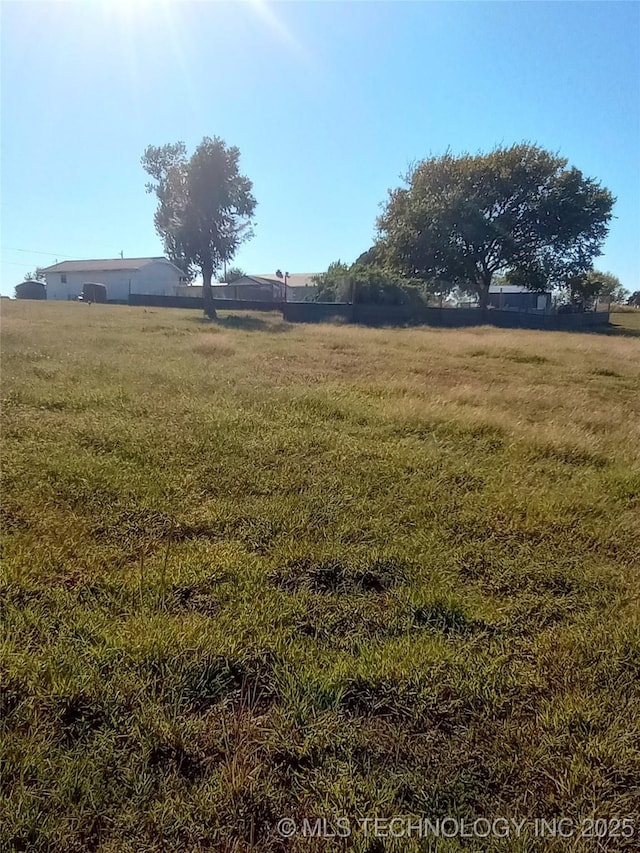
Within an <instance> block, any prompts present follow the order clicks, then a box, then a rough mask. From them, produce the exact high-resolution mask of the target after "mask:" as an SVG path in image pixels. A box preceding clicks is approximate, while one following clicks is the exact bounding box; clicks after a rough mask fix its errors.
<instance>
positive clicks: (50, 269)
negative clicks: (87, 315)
mask: <svg viewBox="0 0 640 853" xmlns="http://www.w3.org/2000/svg"><path fill="white" fill-rule="evenodd" d="M113 261H123V262H124V261H148V262H149V263H150V264H153V263H159V262H160V261H163V262H164V263H165V264H171V266H172V267H175V268H176V269H177V270H180V272H181V273H182V274H183V275H184V273H183V271H182V270H181V269H180V267H179V266H177V265H176V264H174V263H173V261H170V260H169V258H165V257H164V255H159V256H158V257H155V258H148V257H141V258H77V259H74V258H67V259H66V260H64V261H58V263H55V264H51V265H50V266H48V267H39V269H40V270H41V272H44V273H47V272H55V271H56V267H60V266H62V265H63V264H85V263H86V264H100V263H103V262H105V263H107V262H108V263H112V262H113ZM120 269H122V270H135V269H138V267H120ZM93 271H94V272H112V270H110V269H108V268H107V267H105V268H104V269H100V268H98V267H94V268H93ZM78 272H81V270H78Z"/></svg>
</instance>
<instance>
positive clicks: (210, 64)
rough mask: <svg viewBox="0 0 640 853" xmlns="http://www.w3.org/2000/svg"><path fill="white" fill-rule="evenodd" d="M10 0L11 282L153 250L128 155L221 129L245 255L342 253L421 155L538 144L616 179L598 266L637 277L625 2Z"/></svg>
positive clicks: (639, 8)
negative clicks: (248, 204) (243, 199)
mask: <svg viewBox="0 0 640 853" xmlns="http://www.w3.org/2000/svg"><path fill="white" fill-rule="evenodd" d="M0 7H1V10H0V13H1V16H2V18H1V27H2V29H1V39H2V60H1V61H2V130H1V134H2V175H1V187H0V189H1V193H2V209H1V214H2V218H1V227H2V231H1V245H2V250H1V261H2V265H1V278H0V282H1V286H0V290H1V292H2V293H4V294H7V295H12V294H13V288H14V286H15V284H17V283H18V282H19V281H21V280H22V278H23V276H24V274H25V273H26V272H27V271H30V270H33V269H34V268H35V267H36V266H38V265H40V266H45V265H47V264H50V263H54V262H55V261H56V259H58V260H63V259H65V258H105V257H116V256H119V254H120V251H121V250H122V251H123V252H124V254H125V257H127V256H130V257H134V256H147V255H160V254H162V253H163V250H162V244H161V241H160V239H159V238H158V237H157V235H156V234H155V231H154V227H153V212H154V208H155V203H154V197H153V196H151V195H147V194H146V193H145V181H146V175H145V173H144V171H143V170H142V167H141V166H140V157H141V155H142V153H143V151H144V149H145V147H146V146H147V145H148V144H154V145H160V144H164V143H166V142H175V141H178V140H183V141H184V142H185V143H186V144H187V146H188V148H189V149H190V150H191V149H192V148H193V147H194V146H195V145H196V144H197V143H198V142H199V141H200V140H201V139H202V137H203V136H214V135H218V136H221V137H222V138H223V139H224V140H225V142H227V143H228V144H233V145H237V146H238V147H239V148H240V151H241V167H242V170H243V171H244V173H245V174H247V175H248V176H249V177H250V178H251V180H252V181H253V183H254V194H255V196H256V198H257V200H258V207H257V209H256V216H255V219H256V229H255V237H254V239H253V240H252V241H251V242H250V243H247V244H246V245H245V246H243V247H242V248H241V250H240V252H239V254H238V256H237V258H236V262H237V264H238V265H240V266H241V267H242V268H243V269H245V270H246V271H247V272H250V273H273V272H274V271H275V270H276V269H277V268H281V269H282V270H288V271H289V272H292V273H293V272H317V271H321V270H323V269H326V267H327V265H328V264H329V263H330V262H331V261H333V260H337V259H341V260H343V261H347V262H350V261H353V260H355V258H356V257H357V256H358V255H359V254H360V253H361V252H362V251H364V250H365V249H367V248H368V247H369V246H370V245H371V243H372V240H373V237H374V234H375V220H376V216H377V215H378V213H379V205H380V203H381V202H382V201H384V199H385V198H386V193H387V190H388V188H390V187H393V186H398V185H399V184H400V182H401V181H400V176H401V174H403V173H404V172H405V171H406V169H407V166H408V165H409V164H410V163H411V162H412V161H415V160H417V159H420V158H423V157H425V156H427V155H429V154H439V153H442V152H444V151H445V150H446V149H447V148H448V147H449V148H451V149H452V150H453V151H454V152H462V151H471V152H476V151H479V150H488V149H490V148H492V147H493V146H494V145H495V144H496V143H504V144H511V143H513V142H520V141H522V140H528V141H531V142H536V143H538V144H540V145H542V146H544V147H547V148H550V149H552V150H554V151H558V152H559V153H561V154H562V155H563V156H565V157H567V158H568V159H569V161H570V163H571V164H573V165H575V166H577V167H578V168H580V169H582V170H583V172H584V173H585V174H586V175H588V176H590V177H595V178H597V179H599V180H600V181H602V183H603V184H604V185H605V186H607V187H608V188H609V189H610V190H611V191H612V192H613V194H614V195H615V196H616V197H617V199H618V201H617V204H616V206H615V209H614V213H615V216H616V219H615V220H614V221H613V222H612V226H611V230H610V235H609V238H608V240H607V242H606V244H605V255H604V257H603V258H601V259H599V260H598V262H597V264H596V265H597V266H598V267H599V268H601V269H605V270H609V271H611V272H613V273H615V274H616V275H617V276H619V277H620V279H621V280H622V283H623V285H624V286H625V287H627V288H628V289H630V290H637V289H639V288H640V4H639V3H637V2H620V3H618V2H602V3H600V2H569V3H565V2H546V3H542V2H540V3H538V2H524V1H523V0H521V2H492V3H484V2H483V3H480V2H421V3H411V2H375V3H369V2H357V0H356V2H291V3H270V4H266V3H264V2H258V0H254V2H246V3H239V2H235V3H223V2H168V0H164V2H163V0H154V2H151V0H87V2H60V0H58V2H56V0H51V2H44V3H41V2H29V0H21V2H12V0H9V2H2V3H0ZM18 250H20V251H18Z"/></svg>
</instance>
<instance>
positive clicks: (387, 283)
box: [314, 253, 425, 305]
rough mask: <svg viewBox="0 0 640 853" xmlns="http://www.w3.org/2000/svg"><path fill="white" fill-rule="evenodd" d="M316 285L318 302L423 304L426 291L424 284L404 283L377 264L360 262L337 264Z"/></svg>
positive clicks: (416, 282)
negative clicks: (349, 264) (348, 264)
mask: <svg viewBox="0 0 640 853" xmlns="http://www.w3.org/2000/svg"><path fill="white" fill-rule="evenodd" d="M365 254H367V253H365ZM360 257H363V256H362V255H361V256H360ZM314 283H315V284H316V285H317V288H318V290H317V292H316V296H315V301H316V302H336V301H338V302H356V303H373V304H378V305H406V304H409V303H412V304H421V303H422V302H423V295H424V290H425V288H424V283H423V282H419V281H415V280H405V279H403V278H402V277H401V276H399V275H398V274H397V273H394V272H392V271H390V270H388V269H385V268H384V267H381V266H379V265H378V264H366V263H360V259H358V261H356V262H355V263H354V264H352V265H351V266H347V264H343V263H342V262H341V261H334V263H332V264H329V268H328V269H327V271H326V272H325V273H322V274H321V275H319V276H315V277H314Z"/></svg>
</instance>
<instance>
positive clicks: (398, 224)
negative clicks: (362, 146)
mask: <svg viewBox="0 0 640 853" xmlns="http://www.w3.org/2000/svg"><path fill="white" fill-rule="evenodd" d="M567 163H568V161H567V160H566V159H565V158H563V157H560V156H558V155H556V154H553V153H551V152H549V151H545V150H544V149H542V148H540V147H538V146H536V145H529V144H520V145H513V146H511V147H509V148H504V147H498V148H495V149H494V150H493V151H491V152H490V153H488V154H478V155H470V154H463V155H461V156H454V155H453V154H451V153H447V154H445V155H443V156H441V157H430V158H429V159H427V160H424V161H422V162H420V163H418V164H417V165H415V166H414V167H412V168H411V169H410V170H409V172H408V174H407V175H406V177H405V182H406V186H405V187H400V188H398V189H394V190H390V191H389V198H388V201H387V203H386V206H385V208H384V211H383V213H382V215H381V216H380V217H379V218H378V230H379V242H378V244H377V247H376V253H377V255H378V256H380V257H381V258H382V259H383V260H384V262H385V263H386V264H388V265H390V266H392V267H393V268H394V269H397V270H398V271H399V272H401V273H403V274H404V275H406V276H411V277H418V278H421V279H424V280H431V281H433V280H439V281H445V282H448V283H449V284H450V286H451V287H452V288H453V287H454V286H460V287H463V288H465V289H471V290H472V291H473V292H475V293H476V294H477V295H478V297H479V299H480V305H481V306H482V307H486V305H487V301H488V291H489V287H490V285H491V282H492V279H493V276H494V275H496V274H497V273H504V274H505V275H506V276H507V278H508V280H509V281H510V282H511V283H514V284H522V285H525V286H526V287H529V288H531V289H533V290H542V289H547V288H550V287H554V286H566V283H567V280H568V279H569V278H570V277H571V276H575V275H579V274H582V273H584V272H586V271H587V270H589V269H590V268H591V266H592V262H593V258H594V257H596V256H598V255H599V254H600V246H601V244H602V242H603V240H604V238H605V237H606V235H607V232H608V223H609V220H610V218H611V211H612V208H613V204H614V201H615V199H614V198H613V196H612V195H611V193H610V192H609V191H608V190H607V189H605V188H603V187H601V186H600V184H598V183H597V182H596V181H595V180H593V179H591V178H585V177H584V176H583V174H582V172H580V171H579V170H578V169H576V168H574V167H570V168H568V167H567Z"/></svg>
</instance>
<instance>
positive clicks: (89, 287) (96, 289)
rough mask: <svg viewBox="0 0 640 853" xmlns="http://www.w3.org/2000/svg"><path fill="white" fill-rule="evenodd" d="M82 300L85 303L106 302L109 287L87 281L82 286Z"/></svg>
mask: <svg viewBox="0 0 640 853" xmlns="http://www.w3.org/2000/svg"><path fill="white" fill-rule="evenodd" d="M80 298H81V299H82V301H83V302H106V301H107V287H106V285H104V284H98V283H97V282H94V281H86V282H85V283H84V284H83V285H82V296H81V297H80Z"/></svg>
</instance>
